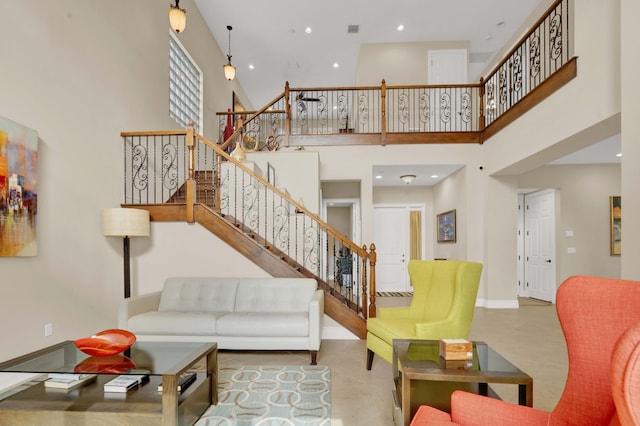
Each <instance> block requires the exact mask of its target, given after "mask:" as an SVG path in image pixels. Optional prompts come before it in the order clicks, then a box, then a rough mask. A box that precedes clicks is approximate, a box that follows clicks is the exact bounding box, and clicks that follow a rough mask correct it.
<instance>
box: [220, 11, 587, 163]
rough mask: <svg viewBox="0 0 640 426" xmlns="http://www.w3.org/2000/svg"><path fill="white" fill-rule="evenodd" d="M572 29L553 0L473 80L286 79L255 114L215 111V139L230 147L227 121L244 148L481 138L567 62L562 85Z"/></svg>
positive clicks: (525, 104) (526, 104) (567, 13)
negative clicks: (306, 84) (314, 83)
mask: <svg viewBox="0 0 640 426" xmlns="http://www.w3.org/2000/svg"><path fill="white" fill-rule="evenodd" d="M571 33H572V28H571V19H570V0H557V1H556V2H555V3H554V4H553V5H552V6H551V7H550V8H549V9H548V10H547V11H546V13H545V14H544V15H543V16H542V17H541V18H540V19H539V20H538V21H537V22H536V24H535V25H534V26H533V27H532V28H531V30H530V31H529V32H527V33H526V35H525V36H524V37H522V38H521V39H520V41H519V42H518V43H517V44H516V46H515V47H514V48H513V49H512V50H511V51H510V52H509V53H508V55H507V56H506V57H505V58H504V59H503V60H502V61H501V62H500V63H499V64H498V66H497V67H496V68H495V69H494V70H493V71H492V72H490V73H489V76H488V77H487V78H486V79H481V80H480V82H479V83H476V84H464V85H446V86H445V85H437V86H436V85H424V86H387V85H386V83H385V81H384V80H383V81H382V83H381V85H380V86H371V87H342V88H290V87H289V84H288V83H286V84H285V89H284V92H283V93H282V94H281V95H279V96H278V97H276V98H275V99H274V100H273V101H272V102H270V103H269V104H267V105H266V106H265V107H264V108H262V109H261V110H260V111H243V112H238V113H235V112H222V113H218V116H219V137H218V139H219V140H220V141H221V144H222V145H223V147H229V145H230V142H231V140H232V139H231V137H230V135H231V133H232V132H230V131H229V125H228V123H229V121H231V122H233V123H235V125H232V130H233V131H234V133H233V136H236V137H238V136H241V139H240V140H242V141H243V146H244V148H245V149H247V150H249V151H251V150H263V149H269V150H275V149H277V148H278V147H281V146H288V145H290V140H291V139H295V140H296V144H299V143H300V142H299V141H312V142H311V144H312V143H314V142H318V141H320V140H322V143H323V144H332V143H333V144H340V143H341V141H340V139H333V140H331V141H327V140H326V138H325V139H319V138H318V137H319V136H325V135H339V134H349V135H360V136H361V137H360V138H359V139H358V140H356V141H353V140H352V141H351V143H372V142H371V141H377V142H379V143H380V144H385V143H387V141H388V140H390V139H393V140H395V141H399V142H396V143H420V142H421V141H422V142H424V140H425V139H424V137H423V138H422V139H419V138H417V137H416V136H418V135H416V134H420V135H423V136H424V135H432V136H433V135H437V136H438V137H440V141H442V140H444V139H446V141H448V142H466V143H481V142H483V140H484V138H483V136H482V135H483V132H484V130H485V129H487V128H488V127H490V126H491V125H492V124H493V123H495V122H496V121H498V120H499V119H500V118H501V117H503V116H504V115H505V114H506V113H507V112H510V111H513V108H514V107H515V106H523V107H524V108H520V110H519V113H523V112H524V110H526V109H528V108H531V107H532V106H533V105H535V104H536V103H537V102H539V99H534V100H531V101H529V102H526V98H527V97H528V96H529V95H532V94H533V93H534V92H536V90H538V89H540V88H541V87H542V86H543V85H544V84H546V82H548V81H549V80H550V78H551V77H553V76H555V75H559V74H561V73H559V71H562V70H564V69H566V68H567V67H568V66H569V65H572V66H573V69H570V70H567V71H566V72H565V74H566V76H562V77H561V79H562V81H563V82H566V81H568V79H570V78H573V76H575V61H572V60H571V55H572V52H571V47H572V46H571ZM562 84H564V83H562ZM554 87H555V86H554ZM546 96H548V94H547V95H546ZM531 98H535V97H533V96H532V97H531ZM538 98H539V97H538ZM229 116H231V117H233V118H232V120H228V118H229ZM239 119H240V120H241V121H239ZM225 129H227V132H226V133H225ZM443 134H446V135H448V137H446V138H445V137H443V136H442V135H443ZM374 135H375V138H373V137H372V136H374ZM362 136H367V137H368V138H365V137H362ZM366 141H369V142H366ZM429 141H438V140H437V139H433V138H432V139H429ZM307 143H308V142H307Z"/></svg>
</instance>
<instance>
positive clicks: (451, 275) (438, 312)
mask: <svg viewBox="0 0 640 426" xmlns="http://www.w3.org/2000/svg"><path fill="white" fill-rule="evenodd" d="M408 268H409V277H410V278H411V284H412V285H413V297H412V298H411V304H410V305H409V306H408V307H403V308H381V309H380V311H379V313H378V317H377V318H369V319H368V320H367V370H371V365H372V364H373V355H374V353H376V354H378V355H379V356H381V357H382V359H384V360H386V361H387V362H389V363H391V359H392V355H393V339H421V340H439V339H466V338H468V337H469V329H470V328H471V320H472V319H473V312H474V308H475V304H476V296H477V294H478V285H479V284H480V274H482V264H481V263H477V262H465V261H458V260H412V261H410V262H409V267H408Z"/></svg>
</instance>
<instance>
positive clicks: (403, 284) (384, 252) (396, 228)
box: [373, 206, 410, 291]
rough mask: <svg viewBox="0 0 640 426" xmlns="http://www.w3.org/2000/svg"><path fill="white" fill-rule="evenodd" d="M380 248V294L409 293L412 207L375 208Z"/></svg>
mask: <svg viewBox="0 0 640 426" xmlns="http://www.w3.org/2000/svg"><path fill="white" fill-rule="evenodd" d="M373 241H374V243H375V245H376V254H377V260H376V291H409V290H410V289H409V279H408V276H409V275H408V272H407V262H408V261H409V208H408V207H380V206H375V207H374V209H373Z"/></svg>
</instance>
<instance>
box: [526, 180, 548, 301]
mask: <svg viewBox="0 0 640 426" xmlns="http://www.w3.org/2000/svg"><path fill="white" fill-rule="evenodd" d="M555 198H556V191H555V190H554V189H544V190H541V191H535V192H530V193H527V194H524V195H522V196H521V198H519V205H520V208H519V218H518V296H521V297H530V298H533V299H538V300H543V301H546V302H551V303H555V301H556V266H555V264H556V240H555V221H556V214H555V204H556V203H555ZM521 250H522V251H521Z"/></svg>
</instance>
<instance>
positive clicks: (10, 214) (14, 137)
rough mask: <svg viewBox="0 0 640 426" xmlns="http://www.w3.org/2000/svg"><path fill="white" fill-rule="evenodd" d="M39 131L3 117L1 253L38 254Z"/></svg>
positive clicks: (0, 147) (0, 144) (0, 135)
mask: <svg viewBox="0 0 640 426" xmlns="http://www.w3.org/2000/svg"><path fill="white" fill-rule="evenodd" d="M37 171H38V133H37V132H36V131H35V130H32V129H30V128H28V127H25V126H22V125H20V124H18V123H15V122H13V121H11V120H8V119H6V118H3V117H0V257H8V256H35V255H36V254H37V253H38V247H37V244H36V224H37V216H38V174H37Z"/></svg>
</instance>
